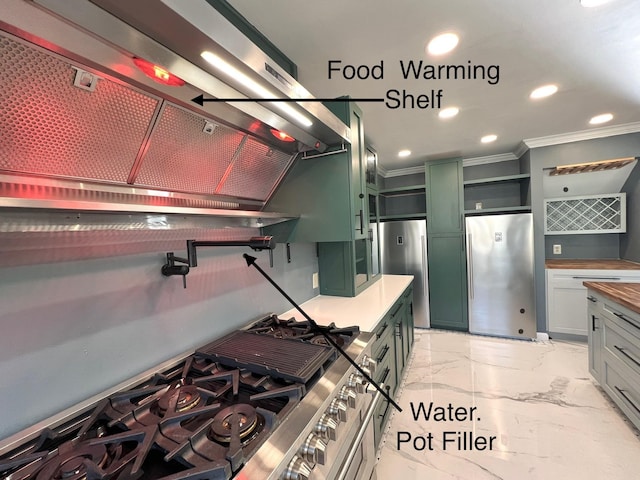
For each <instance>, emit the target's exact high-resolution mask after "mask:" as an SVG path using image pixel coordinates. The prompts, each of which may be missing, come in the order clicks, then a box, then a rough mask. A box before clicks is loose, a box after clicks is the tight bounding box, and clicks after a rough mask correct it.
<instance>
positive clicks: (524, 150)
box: [513, 142, 529, 158]
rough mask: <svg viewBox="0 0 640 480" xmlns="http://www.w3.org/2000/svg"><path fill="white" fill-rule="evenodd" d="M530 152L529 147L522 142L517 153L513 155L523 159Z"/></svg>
mask: <svg viewBox="0 0 640 480" xmlns="http://www.w3.org/2000/svg"><path fill="white" fill-rule="evenodd" d="M528 151H529V147H527V144H526V143H524V142H520V143H519V144H518V148H516V150H515V152H513V154H514V155H515V156H516V157H518V158H520V157H522V156H523V155H524V154H525V153H527V152H528Z"/></svg>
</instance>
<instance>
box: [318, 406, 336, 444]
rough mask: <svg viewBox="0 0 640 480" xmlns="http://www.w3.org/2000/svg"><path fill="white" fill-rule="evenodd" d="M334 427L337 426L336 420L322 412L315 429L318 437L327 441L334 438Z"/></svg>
mask: <svg viewBox="0 0 640 480" xmlns="http://www.w3.org/2000/svg"><path fill="white" fill-rule="evenodd" d="M336 428H338V422H337V421H336V420H335V419H334V418H333V417H330V416H329V415H328V414H326V413H323V414H322V416H321V417H320V420H318V423H316V428H315V431H316V433H317V434H318V435H320V437H322V438H323V439H325V440H327V441H329V440H335V439H336Z"/></svg>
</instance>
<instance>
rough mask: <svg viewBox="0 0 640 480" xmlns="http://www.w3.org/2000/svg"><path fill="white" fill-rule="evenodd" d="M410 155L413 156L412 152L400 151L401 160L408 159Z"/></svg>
mask: <svg viewBox="0 0 640 480" xmlns="http://www.w3.org/2000/svg"><path fill="white" fill-rule="evenodd" d="M409 155H411V150H400V151H399V152H398V156H399V157H400V158H404V157H408V156H409Z"/></svg>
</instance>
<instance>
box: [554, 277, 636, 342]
mask: <svg viewBox="0 0 640 480" xmlns="http://www.w3.org/2000/svg"><path fill="white" fill-rule="evenodd" d="M583 282H630V283H640V270H584V269H571V270H568V269H567V270H565V269H557V268H548V269H547V270H546V288H547V292H546V293H547V330H548V332H549V334H550V335H551V336H553V334H554V333H561V334H568V335H577V336H582V337H585V338H586V337H588V335H589V330H590V328H591V325H590V323H589V321H585V320H589V318H590V317H589V315H588V302H586V301H585V297H586V296H587V288H586V287H585V286H584V285H583Z"/></svg>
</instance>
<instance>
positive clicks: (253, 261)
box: [242, 253, 402, 412]
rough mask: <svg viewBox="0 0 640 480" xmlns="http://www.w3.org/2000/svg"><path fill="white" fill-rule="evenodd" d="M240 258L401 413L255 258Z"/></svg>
mask: <svg viewBox="0 0 640 480" xmlns="http://www.w3.org/2000/svg"><path fill="white" fill-rule="evenodd" d="M242 256H243V257H244V259H245V260H246V261H247V267H251V266H253V267H255V268H256V270H258V272H260V273H261V274H262V276H263V277H264V278H266V279H267V281H268V282H269V283H270V284H271V285H273V286H274V287H275V289H276V290H278V292H280V294H281V295H282V296H283V297H284V298H286V299H287V300H288V301H289V303H290V304H291V305H293V306H294V307H295V309H296V310H298V311H299V312H300V313H301V314H302V316H303V317H304V318H306V319H307V320H308V321H309V323H310V324H311V326H312V327H313V329H314V330H315V331H316V332H317V333H320V334H321V335H322V336H323V337H324V338H325V339H326V340H327V341H328V342H329V343H330V344H331V346H332V347H334V348H335V349H336V350H337V351H338V352H339V353H340V355H342V356H343V357H344V358H346V359H347V360H348V361H349V363H350V364H351V365H353V366H354V367H355V368H356V370H358V372H360V373H361V374H362V376H363V377H364V378H366V379H367V381H368V382H369V383H370V384H371V385H373V386H374V387H375V388H376V390H378V391H379V392H380V393H381V394H382V396H383V397H384V398H385V399H386V400H387V402H389V403H390V404H391V405H393V406H394V408H395V409H396V410H398V411H399V412H401V411H402V409H401V408H400V405H398V404H397V403H396V402H395V401H394V400H393V398H391V397H390V396H389V394H388V393H387V392H385V391H384V390H383V389H382V387H381V386H380V385H378V384H377V383H376V382H375V381H374V380H373V378H371V377H370V376H369V375H368V374H367V373H366V372H365V371H364V370H363V369H362V367H361V366H360V365H358V364H357V363H356V362H355V360H353V359H352V358H351V357H350V356H349V355H347V354H346V352H345V351H344V350H343V349H342V348H341V347H340V346H339V345H338V344H337V343H336V342H335V340H334V339H333V338H331V337H330V336H329V335H327V333H326V332H325V331H324V330H322V329H321V328H320V327H319V326H318V324H317V323H316V321H315V320H314V319H313V318H311V317H310V316H309V315H307V313H306V312H305V311H304V310H302V308H300V305H298V304H297V303H296V302H295V300H294V299H293V298H291V297H290V296H289V295H287V292H285V291H284V290H283V289H282V288H280V285H278V284H277V283H276V282H275V281H274V280H273V279H272V278H271V277H270V276H269V275H268V274H267V272H265V271H264V270H263V269H262V268H260V265H258V264H257V263H256V257H252V256H251V255H248V254H246V253H245V254H243V255H242Z"/></svg>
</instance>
